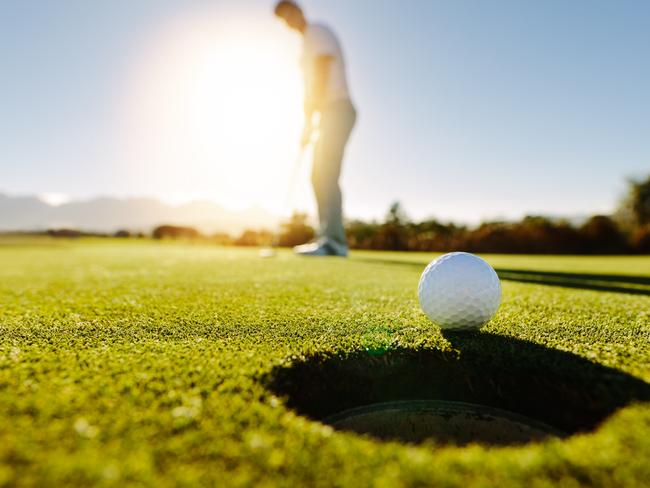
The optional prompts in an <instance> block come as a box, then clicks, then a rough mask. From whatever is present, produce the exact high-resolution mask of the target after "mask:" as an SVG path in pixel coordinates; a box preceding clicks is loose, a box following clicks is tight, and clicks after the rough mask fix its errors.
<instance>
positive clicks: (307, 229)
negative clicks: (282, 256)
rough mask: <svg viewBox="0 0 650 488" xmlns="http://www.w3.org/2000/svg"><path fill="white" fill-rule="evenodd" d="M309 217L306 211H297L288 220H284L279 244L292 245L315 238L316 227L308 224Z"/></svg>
mask: <svg viewBox="0 0 650 488" xmlns="http://www.w3.org/2000/svg"><path fill="white" fill-rule="evenodd" d="M308 219H309V216H308V215H307V214H306V213H300V212H296V213H294V214H293V215H292V216H291V218H290V219H289V220H288V221H286V222H283V223H282V230H281V231H280V236H279V239H278V244H279V245H280V246H283V247H292V246H298V245H300V244H304V243H305V242H309V241H310V240H311V239H313V238H314V228H313V227H312V226H311V225H309V224H308V222H307V221H308Z"/></svg>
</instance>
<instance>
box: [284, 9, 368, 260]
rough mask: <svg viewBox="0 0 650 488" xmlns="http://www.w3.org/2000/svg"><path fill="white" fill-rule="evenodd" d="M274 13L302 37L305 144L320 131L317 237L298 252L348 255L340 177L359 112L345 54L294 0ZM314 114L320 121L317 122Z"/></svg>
mask: <svg viewBox="0 0 650 488" xmlns="http://www.w3.org/2000/svg"><path fill="white" fill-rule="evenodd" d="M275 15H277V16H278V17H279V18H281V19H282V20H283V21H284V22H285V23H286V24H287V26H288V27H289V28H291V29H294V30H296V31H298V32H299V33H300V34H302V36H303V55H302V60H301V64H302V69H303V72H304V79H305V127H304V131H303V135H302V145H303V147H304V146H306V145H307V144H309V142H310V141H311V140H312V134H314V133H316V131H317V133H318V139H317V141H316V143H315V146H314V161H313V169H312V175H311V181H312V184H313V186H314V194H315V196H316V202H317V205H318V218H319V229H318V238H317V240H316V241H314V242H312V243H309V244H304V245H302V246H298V247H296V248H295V249H294V251H295V252H296V253H297V254H301V255H305V256H347V254H348V245H347V240H346V238H345V231H344V229H343V211H342V199H341V188H340V187H339V175H340V174H341V163H342V162H343V154H344V152H345V145H346V144H347V142H348V138H349V137H350V133H351V132H352V129H353V127H354V123H355V121H356V118H357V113H356V110H355V108H354V105H352V102H351V101H350V93H349V91H348V84H347V80H346V76H345V62H344V60H343V52H342V50H341V46H340V44H339V42H338V40H337V38H336V36H335V35H334V33H333V32H332V31H331V30H330V29H329V27H327V26H325V25H323V24H312V23H309V22H308V21H307V19H306V18H305V15H304V14H303V11H302V10H301V9H300V7H299V6H298V5H297V4H296V3H294V2H292V1H288V0H284V1H281V2H278V4H277V5H276V7H275ZM316 115H318V117H316V118H317V120H318V124H317V125H316V124H315V122H314V118H315V117H314V116H316Z"/></svg>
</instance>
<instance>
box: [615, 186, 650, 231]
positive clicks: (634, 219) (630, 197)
mask: <svg viewBox="0 0 650 488" xmlns="http://www.w3.org/2000/svg"><path fill="white" fill-rule="evenodd" d="M617 218H618V220H619V222H620V223H621V224H622V225H623V226H624V227H626V228H628V229H630V228H631V229H635V228H638V227H643V226H645V225H648V224H650V176H648V177H647V178H646V179H645V180H634V179H631V180H629V190H628V193H627V195H626V196H625V198H624V199H623V201H622V202H621V205H620V208H619V211H618V213H617Z"/></svg>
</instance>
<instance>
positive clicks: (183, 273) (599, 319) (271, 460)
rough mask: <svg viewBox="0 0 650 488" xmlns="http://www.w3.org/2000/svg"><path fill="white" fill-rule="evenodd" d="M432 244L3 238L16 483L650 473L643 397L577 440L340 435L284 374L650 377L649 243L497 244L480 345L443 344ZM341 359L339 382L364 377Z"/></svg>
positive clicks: (0, 354) (506, 478)
mask: <svg viewBox="0 0 650 488" xmlns="http://www.w3.org/2000/svg"><path fill="white" fill-rule="evenodd" d="M432 257H433V255H425V254H399V253H372V252H358V253H353V255H352V257H351V259H349V260H341V259H322V260H308V259H298V258H294V257H293V256H291V255H290V254H289V253H287V252H282V253H280V255H279V256H278V257H277V258H275V259H269V260H261V259H259V258H258V257H257V251H256V250H253V249H251V250H247V249H230V248H214V247H208V246H200V245H196V246H192V245H183V244H165V243H163V244H154V243H151V242H148V241H142V242H119V241H111V240H107V241H90V240H89V241H77V242H65V241H56V242H53V241H43V242H41V243H38V242H30V245H20V243H16V242H13V241H12V242H11V243H9V244H8V245H0V485H7V486H14V485H38V486H47V485H88V484H99V485H124V484H125V483H132V484H140V485H151V486H171V485H196V484H201V485H219V486H224V485H244V486H251V485H253V486H265V485H284V486H309V485H341V486H366V485H368V486H370V485H373V486H400V485H436V486H526V487H531V486H549V487H550V486H579V485H599V486H630V487H632V486H641V485H642V484H643V483H645V482H647V480H649V479H650V467H649V466H650V463H649V462H648V460H649V459H650V403H648V402H624V403H630V404H629V405H626V406H621V407H620V408H613V407H612V408H611V415H608V416H607V418H605V419H604V420H603V421H602V423H600V424H599V425H597V426H596V427H595V428H593V429H588V430H585V429H582V430H583V431H582V432H579V433H577V434H575V435H573V436H570V437H568V438H566V439H563V440H549V441H547V442H543V443H539V444H531V445H527V446H522V447H499V448H496V447H486V446H479V445H472V446H469V447H462V448H461V447H449V446H446V447H445V446H439V445H436V444H435V443H434V442H431V443H428V444H426V445H423V446H408V445H402V444H399V443H396V442H393V443H387V442H380V441H377V440H373V439H372V438H368V437H363V436H358V435H355V434H352V433H344V432H337V431H333V430H332V429H331V428H330V427H328V426H325V425H323V424H321V423H319V422H317V421H316V420H314V419H312V418H309V417H306V416H302V415H300V414H299V413H297V412H295V411H294V410H292V408H290V405H293V404H292V402H294V403H295V402H299V401H300V400H296V399H295V398H294V399H292V398H288V397H285V396H283V395H282V391H281V390H278V389H273V387H272V386H270V385H271V384H272V383H273V381H274V378H276V377H279V376H282V375H283V374H292V371H294V370H295V368H298V369H300V367H301V365H303V366H304V365H308V366H309V367H310V368H316V370H315V373H314V374H315V376H313V377H312V376H309V375H307V376H306V377H305V378H304V381H305V383H306V384H305V387H306V388H307V387H308V388H309V389H311V390H312V391H314V392H317V391H318V383H317V382H318V373H319V370H318V364H320V363H323V362H324V363H328V361H329V363H328V364H335V365H337V366H336V367H339V366H340V365H345V364H347V363H346V361H357V363H355V364H357V365H358V364H359V363H358V361H360V360H362V361H365V359H363V358H365V357H366V356H372V357H373V358H376V357H379V358H381V357H382V355H388V356H387V357H389V356H390V355H391V354H393V352H394V351H402V352H405V354H407V355H408V354H419V353H420V352H422V351H426V352H427V354H437V353H438V352H440V354H443V353H444V352H445V351H447V352H449V354H452V353H453V354H452V356H453V358H455V359H453V358H452V359H451V360H461V361H462V360H463V358H464V356H463V354H464V351H466V352H465V354H466V356H467V357H468V358H478V359H477V361H479V360H480V364H481V368H482V370H483V372H484V373H486V372H487V373H489V372H490V371H499V372H500V373H499V374H503V372H504V371H508V370H509V371H511V372H512V375H513V378H519V380H520V382H519V383H514V384H515V385H519V386H521V385H524V384H525V377H526V376H525V375H527V374H528V373H529V372H530V374H531V375H533V376H535V375H539V372H540V371H543V370H545V369H548V371H549V375H550V376H549V377H551V378H554V381H557V382H560V383H561V384H564V383H563V382H564V381H566V385H572V388H576V389H579V390H580V394H581V395H585V397H590V395H591V393H593V395H595V396H598V395H601V397H602V398H604V397H603V395H605V396H607V395H608V394H609V393H608V392H610V393H611V398H609V400H611V402H612V405H614V404H616V402H617V401H618V400H620V399H621V398H617V397H616V395H619V396H620V395H623V396H625V395H626V394H627V392H626V391H624V390H621V389H618V390H617V389H616V388H613V389H611V390H609V389H608V388H609V385H610V384H611V385H614V384H616V385H619V386H620V385H623V387H625V385H627V384H630V385H631V384H633V383H634V384H635V385H637V387H639V388H641V390H643V388H645V387H646V386H647V382H650V354H649V352H650V351H649V346H648V345H649V344H650V279H646V278H650V258H649V257H607V258H605V257H533V256H487V257H486V258H487V259H488V261H489V262H491V264H493V266H494V267H495V268H497V269H499V270H500V272H502V273H503V274H505V275H507V276H508V277H509V279H508V280H504V281H503V293H504V295H503V304H502V306H501V308H500V310H499V312H498V314H497V316H496V318H495V319H494V320H493V321H492V322H490V323H489V324H488V325H487V326H486V327H485V328H484V329H483V332H482V333H481V334H478V335H470V336H466V338H465V339H463V338H462V337H461V338H460V339H458V338H455V337H454V336H453V335H452V336H446V337H445V336H443V335H442V334H441V333H440V330H439V329H438V328H436V327H435V326H433V325H432V324H430V323H429V322H428V321H427V319H426V318H425V317H424V315H423V314H422V313H421V311H420V309H419V306H418V303H417V296H416V288H417V282H418V278H419V274H420V272H421V270H422V268H423V266H424V264H426V262H428V261H429V260H430V259H432ZM508 273H509V274H508ZM635 277H636V278H635ZM644 277H645V278H644ZM454 350H456V352H454ZM436 351H438V352H436ZM359 358H361V359H359ZM459 358H460V359H459ZM468 361H469V359H468ZM520 363H521V366H522V371H520V370H518V367H519V366H520ZM367 364H368V365H372V364H373V363H372V362H368V363H367ZM384 364H388V363H384ZM467 364H469V362H468V363H467ZM472 364H478V363H472ZM362 365H363V364H362ZM589 365H593V367H589ZM384 367H390V366H384ZM491 368H494V369H493V370H492V369H491ZM323 371H327V370H323ZM337 371H339V374H340V376H339V378H340V380H341V382H343V383H344V382H345V381H346V378H345V374H348V373H349V374H352V372H351V371H352V370H346V369H345V368H343V369H340V368H339V369H338V370H337ZM341 371H342V373H341ZM346 371H347V373H346ZM369 374H372V369H371V370H370V373H369ZM299 377H300V376H299V374H296V376H294V377H293V379H292V381H294V382H295V380H296V378H299ZM536 377H537V376H536ZM311 378H313V380H312V381H311V382H310V381H309V379H311ZM621 378H623V379H624V380H625V381H623V380H621ZM538 379H539V378H538ZM350 380H351V381H352V380H354V378H350ZM415 380H416V378H415V379H414V378H411V379H410V381H415ZM619 380H621V381H623V382H621V381H619ZM626 381H627V383H626ZM642 382H646V383H642ZM639 385H641V386H639ZM293 389H294V390H296V394H298V393H299V391H298V390H299V388H296V385H295V384H294V385H293ZM286 391H287V392H290V389H288V390H286ZM597 392H601V393H597ZM603 392H604V393H603ZM612 392H616V393H612ZM516 394H517V393H516V392H513V393H512V395H515V396H516ZM528 394H530V392H529V393H528ZM563 394H566V395H570V394H571V392H570V391H568V390H567V391H566V392H565V393H563ZM523 396H525V391H524V393H522V397H521V398H519V400H521V401H522V402H524V403H525V402H526V399H525V398H523ZM602 398H601V399H602ZM548 401H549V404H548V405H549V406H552V404H553V402H554V401H555V399H554V398H550V399H548ZM576 420H579V419H576Z"/></svg>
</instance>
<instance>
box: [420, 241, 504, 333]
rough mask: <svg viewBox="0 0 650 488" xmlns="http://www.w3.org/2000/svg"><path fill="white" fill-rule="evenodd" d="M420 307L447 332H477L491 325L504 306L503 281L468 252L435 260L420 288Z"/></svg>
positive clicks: (490, 267)
mask: <svg viewBox="0 0 650 488" xmlns="http://www.w3.org/2000/svg"><path fill="white" fill-rule="evenodd" d="M418 297H419V299H420V306H421V307H422V310H423V311H424V313H425V314H426V315H427V317H429V319H431V321H432V322H434V323H435V324H437V325H439V326H440V327H441V328H443V329H473V328H479V327H481V326H482V325H484V324H485V323H487V322H488V321H489V320H490V319H491V318H492V317H494V314H495V313H496V311H497V309H498V308H499V305H500V303H501V282H500V281H499V277H498V276H497V274H496V272H495V271H494V269H493V268H492V266H490V265H489V264H488V263H487V262H485V261H484V260H483V259H481V258H479V257H478V256H475V255H474V254H470V253H466V252H452V253H449V254H445V255H444V256H440V257H439V258H438V259H436V260H434V261H432V262H431V263H430V264H429V265H428V266H427V267H426V269H425V270H424V272H423V273H422V276H421V277H420V284H419V286H418Z"/></svg>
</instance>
